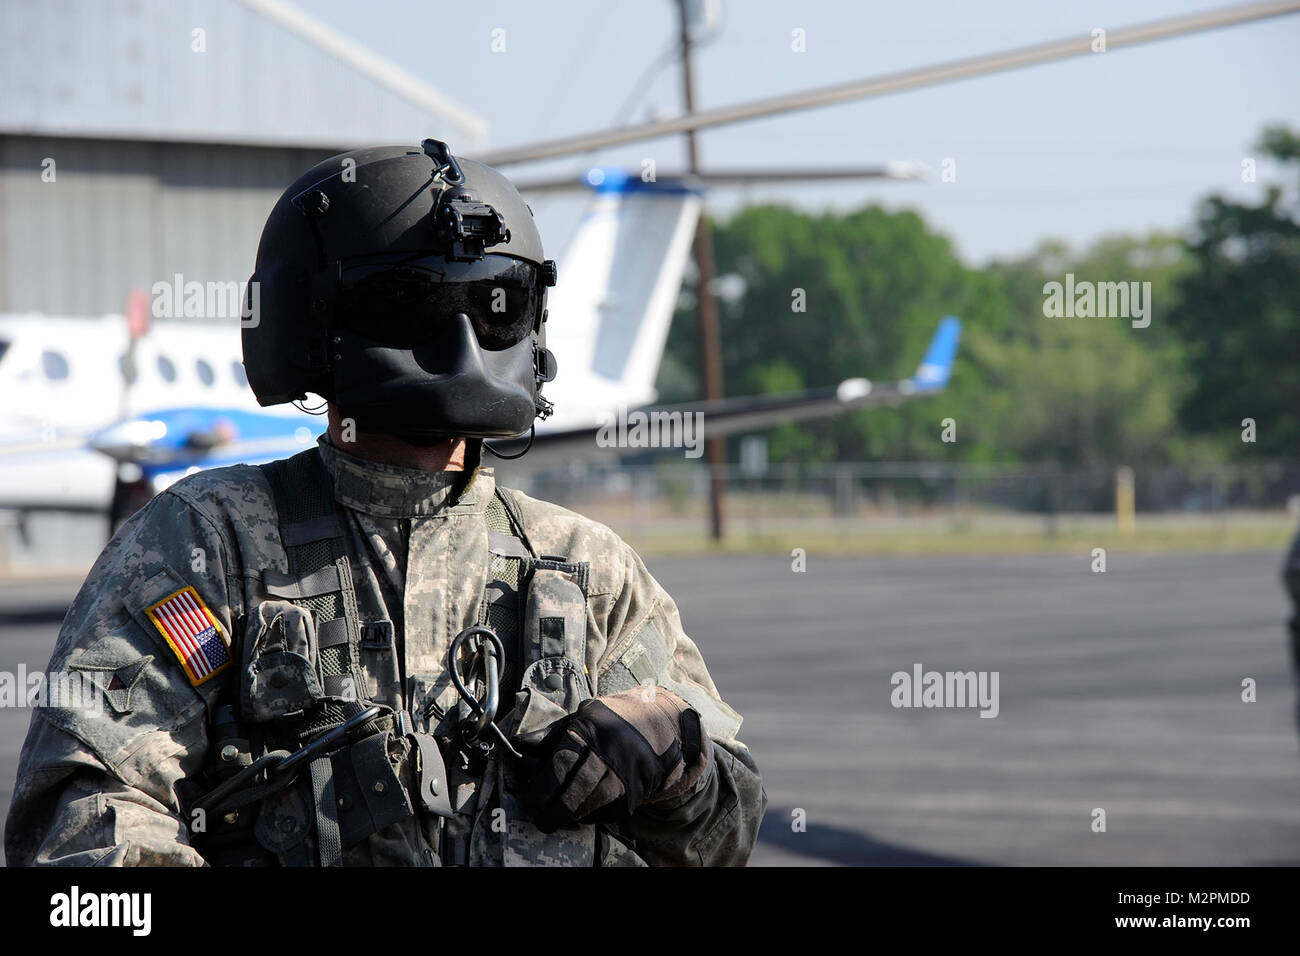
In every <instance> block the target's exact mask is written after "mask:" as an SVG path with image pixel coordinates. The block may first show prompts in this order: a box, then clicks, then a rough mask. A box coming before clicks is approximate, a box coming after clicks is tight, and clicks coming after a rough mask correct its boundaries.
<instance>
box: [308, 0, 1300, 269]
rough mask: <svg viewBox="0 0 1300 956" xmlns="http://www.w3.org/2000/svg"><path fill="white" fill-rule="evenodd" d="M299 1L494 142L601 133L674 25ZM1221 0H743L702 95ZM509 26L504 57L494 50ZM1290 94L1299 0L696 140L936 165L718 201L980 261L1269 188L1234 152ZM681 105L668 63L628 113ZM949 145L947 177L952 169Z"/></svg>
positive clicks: (951, 54)
mask: <svg viewBox="0 0 1300 956" xmlns="http://www.w3.org/2000/svg"><path fill="white" fill-rule="evenodd" d="M296 2H297V5H298V6H299V7H301V8H302V9H304V10H306V11H308V12H309V13H311V14H312V15H314V16H316V17H317V18H319V19H320V20H322V21H324V22H325V23H327V24H329V25H330V26H332V27H334V28H336V29H339V30H341V31H343V32H346V33H347V34H349V35H350V36H351V37H353V38H354V39H355V40H357V41H359V42H361V43H363V44H365V45H366V46H368V47H370V48H371V49H372V50H374V51H375V52H377V53H379V54H381V55H383V56H385V57H387V58H388V59H390V60H392V61H393V62H395V63H397V64H398V65H400V66H401V67H403V68H404V69H406V70H409V71H410V72H412V73H414V74H416V75H417V76H419V77H421V78H422V79H424V80H425V81H427V82H428V83H430V84H431V85H432V86H434V87H435V88H437V89H438V90H440V91H441V92H443V93H445V94H446V95H448V96H449V97H451V98H452V99H454V100H456V101H457V102H459V103H461V104H463V105H465V106H467V107H469V108H471V109H473V110H475V111H476V112H477V113H479V114H480V115H481V116H483V117H484V118H485V119H486V120H487V121H488V122H489V123H490V124H491V132H490V134H489V138H488V141H487V142H486V143H485V144H484V146H485V148H491V147H499V146H507V145H515V144H518V143H524V142H529V141H533V140H537V139H541V138H551V137H555V136H560V135H565V134H570V133H579V132H588V131H593V130H597V129H603V128H607V127H608V126H609V125H610V124H611V122H612V121H613V120H614V119H615V116H616V114H617V113H618V112H619V109H620V107H621V106H622V104H623V103H624V101H625V100H626V99H627V98H628V96H629V95H630V94H631V93H632V91H633V88H634V85H635V84H636V82H637V79H638V77H639V76H640V75H641V74H642V72H643V70H645V69H646V68H647V67H648V66H649V65H650V64H651V62H652V61H654V60H655V58H656V57H658V56H659V55H660V54H661V53H663V52H664V51H665V50H666V49H667V48H668V47H669V45H670V43H672V42H674V40H675V37H676V9H675V5H674V4H673V3H672V2H670V0H638V2H628V0H624V2H618V3H615V2H611V0H603V2H602V0H547V2H545V3H538V2H531V0H498V2H475V3H455V4H452V3H441V2H409V0H366V2H364V3H362V2H357V0H296ZM1223 5H1225V4H1224V3H1222V2H1219V3H1215V2H1214V0H1208V2H1181V3H1180V2H1174V0H1129V2H1118V0H1099V2H1090V3H1070V4H1059V3H1043V2H1041V0H1040V2H1029V0H990V2H987V3H969V2H956V0H948V2H944V0H908V2H906V3H898V2H894V3H880V2H854V3H850V2H846V0H840V2H827V0H803V2H800V3H797V4H794V3H790V2H788V0H787V2H784V3H782V2H777V0H743V2H742V0H731V2H725V3H724V5H723V9H724V22H723V27H722V30H721V32H720V34H719V35H718V37H717V38H716V39H715V40H714V41H713V42H712V43H710V44H709V45H707V46H705V47H703V48H701V49H700V50H699V52H698V55H697V64H698V77H697V98H698V101H699V105H700V106H701V107H704V108H708V107H713V106H723V105H728V104H731V103H736V102H742V101H746V100H750V99H753V98H756V97H761V96H767V95H775V94H782V93H788V92H793V91H797V90H800V89H805V88H810V87H816V86H822V85H826V84H831V83H838V82H843V81H847V80H853V79H859V78H864V77H869V76H873V75H876V74H880V73H887V72H892V71H896V70H900V69H909V68H915V67H919V66H925V65H930V64H936V63H940V62H943V61H946V60H950V59H956V58H959V57H966V56H973V55H978V54H983V53H990V52H994V51H997V50H1001V49H1004V48H1008V47H1014V46H1020V45H1025V44H1029V43H1035V42H1039V41H1043V40H1051V39H1060V38H1064V37H1070V36H1078V35H1086V34H1088V33H1090V31H1091V30H1093V29H1094V28H1096V27H1102V28H1107V29H1115V28H1118V27H1122V26H1128V25H1132V24H1136V23H1142V22H1146V21H1149V20H1154V19H1159V18H1162V17H1167V16H1172V15H1177V14H1182V13H1189V12H1194V11H1200V10H1206V9H1212V8H1215V7H1218V6H1223ZM795 28H800V29H802V30H804V31H805V35H806V43H807V51H806V52H804V53H796V52H793V51H792V49H791V36H792V31H793V30H794V29H795ZM497 29H501V30H504V31H505V32H504V40H505V46H506V49H505V52H498V53H494V52H493V51H492V43H493V36H494V34H493V31H494V30H497ZM496 36H497V37H498V38H499V37H501V36H502V34H496ZM1298 93H1300V15H1292V16H1290V17H1285V18H1275V19H1272V20H1267V21H1263V22H1262V23H1255V24H1248V25H1245V26H1237V27H1230V28H1228V29H1224V30H1219V31H1215V32H1211V33H1207V34H1199V35H1194V36H1191V37H1183V38H1178V39H1173V40H1164V41H1160V42H1157V43H1153V44H1148V45H1144V46H1141V47H1134V48H1126V49H1117V50H1112V51H1110V52H1107V53H1104V54H1094V55H1090V56H1087V57H1080V58H1077V59H1074V60H1067V61H1062V62H1057V63H1051V64H1047V65H1042V66H1035V67H1029V68H1026V69H1021V70H1017V71H1013V72H1010V73H1005V74H1001V75H998V76H992V77H984V78H979V79H974V80H966V81H962V82H959V83H956V84H951V85H947V86H942V87H936V88H932V89H927V90H922V91H916V92H907V93H901V94H895V95H891V96H888V97H884V98H879V99H874V100H868V101H864V102H857V103H851V104H845V105H838V106H832V107H824V108H820V109H817V110H813V111H809V112H806V113H802V114H793V115H785V116H781V117H775V118H772V119H767V120H762V121H758V122H752V123H745V124H740V125H735V126H729V127H724V128H721V129H718V130H715V131H711V132H708V133H705V134H702V139H701V148H702V154H703V162H704V163H705V165H706V166H707V165H709V164H713V165H715V166H719V167H721V166H726V167H735V166H742V167H748V166H760V167H764V168H770V167H779V166H781V165H782V164H791V165H800V166H807V165H814V166H815V165H823V164H824V165H845V164H854V163H876V162H881V161H886V160H904V161H911V162H917V163H923V164H925V165H927V166H929V167H930V168H931V174H930V177H929V179H928V181H926V182H924V183H905V182H894V183H882V182H869V181H864V182H853V183H837V184H834V185H829V186H826V185H822V186H803V187H797V188H796V187H787V186H784V185H778V186H765V187H761V188H749V189H747V190H744V191H742V190H739V189H736V188H729V189H718V190H715V191H714V192H713V193H712V194H711V197H710V203H711V208H712V209H713V210H714V212H715V213H720V214H723V215H725V214H726V213H727V212H728V211H729V210H732V209H734V208H735V207H736V205H737V203H740V202H742V201H746V200H750V201H758V200H769V199H783V200H786V201H789V202H792V203H795V204H797V205H800V206H803V207H806V208H809V209H814V210H816V209H821V208H825V207H827V206H833V207H835V208H837V209H850V208H854V207H857V206H861V205H863V204H866V203H868V202H872V201H877V202H882V203H884V204H885V205H886V206H887V207H889V208H913V209H916V210H918V211H919V212H921V213H922V215H923V216H924V217H925V219H926V220H927V221H928V222H929V223H930V224H931V225H932V226H933V227H935V228H937V229H938V230H940V231H941V232H943V233H945V234H946V235H948V236H949V237H950V238H951V239H952V240H953V241H954V242H955V244H956V246H957V249H958V251H959V252H960V253H961V254H962V256H963V257H964V258H965V259H966V260H967V261H968V262H969V263H971V264H973V265H978V264H982V263H983V262H985V261H987V260H988V259H989V258H991V257H994V256H1009V255H1015V254H1018V253H1022V252H1025V251H1027V250H1028V249H1029V248H1031V247H1032V246H1033V245H1034V244H1035V243H1036V242H1037V241H1038V240H1039V239H1041V238H1044V237H1049V236H1051V237H1060V238H1064V239H1066V240H1068V241H1070V242H1072V243H1074V244H1076V245H1077V244H1083V243H1086V242H1088V241H1090V240H1092V239H1094V238H1096V237H1098V236H1100V235H1103V234H1106V233H1111V232H1118V231H1124V232H1141V231H1146V230H1149V229H1155V228H1160V229H1169V230H1173V229H1179V228H1182V227H1184V226H1186V225H1187V224H1188V222H1189V221H1190V219H1191V216H1192V210H1193V204H1194V202H1195V201H1196V200H1197V199H1199V198H1200V197H1202V196H1204V195H1205V194H1207V193H1208V192H1211V191H1213V190H1219V191H1223V192H1226V193H1228V194H1231V195H1235V196H1238V197H1248V196H1252V195H1259V192H1260V191H1261V190H1262V188H1263V186H1262V184H1263V182H1264V181H1267V180H1268V179H1269V178H1270V173H1272V172H1273V171H1274V170H1272V169H1271V168H1269V167H1267V166H1264V165H1261V167H1260V180H1261V183H1260V184H1255V185H1247V184H1244V183H1243V182H1242V181H1241V162H1242V159H1243V158H1244V157H1247V156H1251V155H1253V153H1252V152H1251V150H1250V148H1249V147H1250V144H1251V143H1252V142H1253V141H1254V140H1255V138H1256V136H1257V134H1258V132H1259V130H1260V128H1261V127H1262V126H1263V125H1264V124H1265V123H1268V122H1277V121H1283V122H1288V123H1290V124H1291V125H1292V126H1294V127H1297V128H1300V95H1298ZM680 107H681V89H680V82H679V73H678V70H677V67H676V64H675V62H673V63H670V64H669V65H668V66H667V67H666V68H664V69H663V70H662V71H661V72H660V73H659V74H658V78H657V79H656V80H655V81H654V82H653V83H651V84H649V86H648V87H647V88H646V92H645V95H643V96H641V97H640V98H639V99H638V101H637V103H636V107H635V109H634V110H632V112H631V113H630V116H629V119H631V120H632V121H637V122H640V121H644V120H646V119H648V118H650V117H651V115H653V114H655V113H656V112H658V113H670V112H676V111H678V110H679V109H680ZM421 135H423V134H422V133H420V132H419V131H413V135H412V139H413V140H417V139H419V138H420V137H421ZM452 146H453V148H455V146H456V144H454V143H453V144H452ZM682 156H683V153H682V148H681V145H680V137H675V138H672V139H661V140H657V141H653V142H649V143H645V144H637V145H631V146H626V147H620V148H616V149H612V150H607V151H604V152H602V153H600V154H598V155H596V156H594V157H590V158H588V159H587V160H586V161H583V160H580V159H578V158H573V159H569V160H560V161H556V162H554V163H551V164H549V165H548V164H534V165H532V166H519V167H511V168H509V169H508V170H507V172H508V173H510V174H512V175H514V176H517V177H518V178H521V179H522V178H526V176H535V175H541V174H543V173H555V172H564V173H573V174H575V176H576V174H577V173H578V171H580V170H581V169H583V168H585V167H586V165H588V164H590V163H592V162H600V163H613V164H622V165H627V166H629V167H632V168H639V166H640V163H641V161H642V159H643V158H645V157H653V158H655V159H656V161H657V163H658V165H659V168H660V169H661V170H665V169H668V168H670V167H677V166H680V165H681V163H682ZM949 157H950V158H952V159H954V160H955V161H956V171H957V181H956V182H955V183H943V182H941V181H940V177H939V169H940V165H941V163H942V162H943V160H944V159H945V158H949ZM533 205H534V208H535V209H536V211H537V213H538V218H539V220H540V224H541V226H542V229H543V237H544V238H545V239H546V241H547V245H548V252H552V254H558V253H559V251H560V249H561V248H562V246H563V244H564V242H565V241H567V238H568V236H569V234H570V232H571V230H572V228H573V226H574V224H575V223H576V220H577V215H578V210H579V209H580V207H581V200H580V199H548V200H545V201H542V202H534V203H533Z"/></svg>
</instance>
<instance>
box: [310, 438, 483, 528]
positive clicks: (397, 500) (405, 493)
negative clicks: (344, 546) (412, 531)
mask: <svg viewBox="0 0 1300 956" xmlns="http://www.w3.org/2000/svg"><path fill="white" fill-rule="evenodd" d="M318 444H319V446H320V456H321V461H323V462H324V463H325V468H326V470H327V471H328V472H329V473H330V475H331V476H332V477H333V479H334V499H335V500H336V501H338V503H339V504H341V505H343V506H344V507H345V508H351V509H353V510H354V511H362V512H365V513H366V514H370V515H375V516H377V517H382V518H413V517H417V516H421V515H442V514H464V513H475V512H481V511H483V509H484V508H485V507H486V506H487V503H488V501H489V500H490V499H491V498H492V493H493V491H494V490H495V489H496V479H495V478H494V476H493V472H492V469H491V468H484V467H482V466H481V465H476V466H475V467H474V468H473V470H472V471H421V470H420V469H418V468H400V467H398V466H397V465H388V464H384V463H383V462H378V461H370V460H369V459H366V458H357V457H356V456H355V455H349V454H348V453H347V452H344V451H341V450H340V449H338V448H336V447H334V446H333V445H331V444H330V443H329V441H328V440H327V439H326V436H324V435H322V436H321V437H320V438H319V439H318ZM466 464H467V465H468V464H470V462H469V460H468V459H467V461H466Z"/></svg>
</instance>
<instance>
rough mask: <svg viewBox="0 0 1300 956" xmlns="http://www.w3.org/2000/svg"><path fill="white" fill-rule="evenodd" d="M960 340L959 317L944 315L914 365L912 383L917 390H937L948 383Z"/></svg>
mask: <svg viewBox="0 0 1300 956" xmlns="http://www.w3.org/2000/svg"><path fill="white" fill-rule="evenodd" d="M960 341H961V319H959V318H957V317H956V316H955V315H945V316H944V317H943V318H942V319H940V320H939V326H938V328H936V329H935V330H934V336H933V337H932V338H931V339H930V345H929V347H928V348H927V349H926V350H925V355H924V356H923V357H922V358H921V364H920V365H918V366H917V367H916V373H915V374H914V375H913V376H912V383H913V385H915V387H916V389H917V391H937V390H938V389H941V388H943V387H944V386H945V385H947V384H948V379H949V378H950V377H951V376H952V366H953V362H954V361H955V360H956V358H957V343H958V342H960Z"/></svg>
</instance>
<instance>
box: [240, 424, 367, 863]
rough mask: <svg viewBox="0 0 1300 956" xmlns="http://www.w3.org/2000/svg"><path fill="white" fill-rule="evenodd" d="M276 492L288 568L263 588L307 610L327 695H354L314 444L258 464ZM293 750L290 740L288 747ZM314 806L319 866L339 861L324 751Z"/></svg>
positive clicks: (323, 476) (341, 714) (346, 576)
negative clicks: (302, 450)
mask: <svg viewBox="0 0 1300 956" xmlns="http://www.w3.org/2000/svg"><path fill="white" fill-rule="evenodd" d="M260 467H261V469H262V472H263V474H265V475H266V479H267V482H268V483H269V484H270V486H271V493H272V495H273V496H274V498H275V508H276V514H277V516H278V518H279V524H280V540H281V543H282V544H283V545H284V550H285V555H286V557H287V558H288V561H289V572H288V573H287V574H284V573H281V572H277V571H274V570H271V569H267V570H265V571H264V572H263V574H262V579H263V584H264V586H265V588H266V590H267V593H268V594H271V595H272V596H278V597H282V598H284V599H286V600H290V601H293V602H294V603H295V604H298V605H299V606H300V607H304V608H308V609H309V610H310V611H311V612H312V615H313V617H314V618H315V621H316V633H317V653H318V659H319V671H320V677H321V682H322V685H323V689H324V690H325V693H326V694H327V695H329V696H334V697H340V696H351V695H348V694H345V693H344V691H345V690H347V689H349V688H350V689H351V691H352V695H355V694H356V693H357V689H358V688H360V687H363V686H364V684H363V682H362V679H361V674H360V673H359V671H358V667H357V660H356V657H355V655H354V653H353V652H354V648H353V646H352V644H353V640H352V635H355V634H359V631H360V623H359V621H358V620H357V612H356V597H355V595H354V594H353V593H352V576H351V570H350V563H349V559H348V556H347V545H346V543H345V541H344V533H345V532H344V525H343V523H342V521H341V520H340V517H339V514H338V508H337V506H336V505H335V503H334V486H333V482H332V481H331V479H330V475H329V472H328V471H327V470H326V468H325V464H324V462H322V461H321V458H320V452H319V451H318V450H317V449H315V448H311V449H308V450H307V451H304V452H300V453H299V454H297V455H294V456H293V457H292V458H288V459H284V460H281V461H273V462H269V463H267V464H265V465H262V466H260ZM345 716H346V705H344V704H340V703H337V702H336V703H329V704H327V705H325V707H324V708H323V709H322V710H321V711H320V712H319V713H318V714H316V715H314V716H313V717H312V719H311V720H310V721H308V722H306V723H305V724H304V725H303V726H302V727H300V728H299V729H298V735H299V740H300V741H301V740H304V739H307V738H310V737H312V736H314V735H316V734H319V733H321V732H322V731H325V730H328V729H330V728H331V727H334V726H337V725H338V724H340V723H342V721H343V719H344V718H345ZM290 749H292V746H291V747H290ZM310 775H311V792H312V800H313V804H314V809H315V820H316V844H317V854H318V857H319V864H320V865H321V866H341V865H342V862H343V843H342V835H341V831H340V827H339V818H338V804H337V795H336V793H335V787H334V770H333V765H332V763H331V760H330V758H329V757H328V756H325V755H323V756H321V757H318V758H316V759H315V760H313V761H312V762H311V764H310Z"/></svg>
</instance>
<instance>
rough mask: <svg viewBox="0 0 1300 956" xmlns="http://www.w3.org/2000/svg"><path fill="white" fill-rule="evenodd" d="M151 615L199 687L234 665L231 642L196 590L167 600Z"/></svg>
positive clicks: (153, 609) (152, 609)
mask: <svg viewBox="0 0 1300 956" xmlns="http://www.w3.org/2000/svg"><path fill="white" fill-rule="evenodd" d="M148 614H149V620H151V621H153V626H154V627H156V628H158V633H160V634H161V635H162V636H163V637H164V638H166V639H167V644H168V645H169V646H170V647H171V649H172V651H174V652H175V654H176V658H177V660H179V661H180V662H181V666H182V667H184V668H185V675H186V676H187V677H189V679H190V683H191V684H192V685H194V686H195V687H198V686H199V685H200V684H202V683H203V682H204V681H206V680H208V679H210V678H212V677H215V676H216V675H217V674H219V673H221V672H222V671H223V670H225V669H226V667H228V666H229V665H230V642H229V640H228V639H227V638H226V635H225V634H223V633H222V631H221V625H220V624H218V623H217V619H216V617H215V615H213V613H212V612H211V611H209V610H208V606H207V605H206V604H204V603H203V599H202V598H201V597H199V592H198V591H196V590H194V588H192V587H188V588H181V589H180V590H179V591H177V592H176V593H175V594H172V595H170V596H168V597H166V598H163V599H162V600H161V601H159V602H158V603H157V604H155V605H154V606H153V607H151V608H149V610H148Z"/></svg>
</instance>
